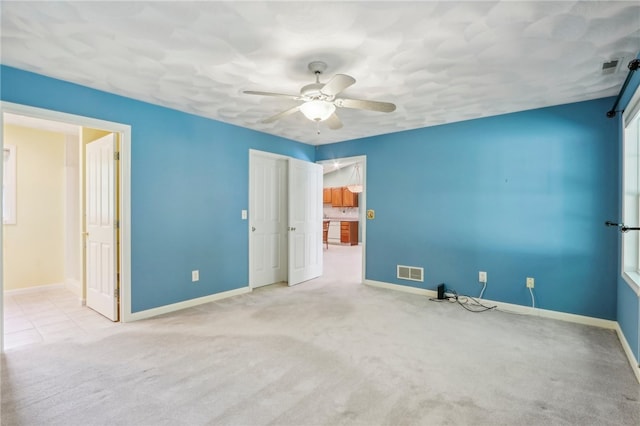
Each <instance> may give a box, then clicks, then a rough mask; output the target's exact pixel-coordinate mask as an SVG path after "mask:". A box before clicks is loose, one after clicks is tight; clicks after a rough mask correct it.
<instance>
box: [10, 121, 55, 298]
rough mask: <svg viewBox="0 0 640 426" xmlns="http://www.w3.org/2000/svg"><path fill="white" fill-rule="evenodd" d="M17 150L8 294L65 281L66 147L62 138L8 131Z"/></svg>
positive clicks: (12, 127)
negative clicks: (14, 207)
mask: <svg viewBox="0 0 640 426" xmlns="http://www.w3.org/2000/svg"><path fill="white" fill-rule="evenodd" d="M4 141H5V143H7V144H12V145H15V146H16V151H17V154H16V173H17V177H16V195H17V199H16V201H17V209H16V218H17V220H16V224H15V225H3V262H4V271H3V277H4V290H13V289H21V288H28V287H34V286H40V285H48V284H58V283H62V282H63V281H64V205H63V204H64V203H63V193H64V161H65V157H64V147H65V138H64V135H63V134H61V133H54V132H49V131H44V130H35V129H30V128H26V127H21V126H15V125H5V126H4Z"/></svg>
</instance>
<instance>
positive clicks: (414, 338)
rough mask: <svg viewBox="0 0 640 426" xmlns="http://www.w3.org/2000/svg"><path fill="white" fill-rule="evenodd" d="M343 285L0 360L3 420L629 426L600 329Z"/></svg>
mask: <svg viewBox="0 0 640 426" xmlns="http://www.w3.org/2000/svg"><path fill="white" fill-rule="evenodd" d="M332 248H333V247H331V248H330V250H331V249H332ZM334 251H335V250H334ZM336 262H339V261H338V260H336ZM343 266H344V265H343ZM340 270H341V271H343V272H344V270H343V269H340ZM356 272H357V271H356ZM350 277H351V278H352V277H353V275H351V276H350ZM351 278H349V277H348V276H347V278H345V274H344V273H332V272H331V271H328V272H327V274H325V277H324V278H322V279H318V280H315V281H312V282H308V283H304V284H301V285H299V286H297V287H292V288H288V287H285V286H281V285H274V286H270V287H266V288H263V289H258V290H256V291H254V292H253V293H250V294H246V295H243V296H238V297H234V298H230V299H226V300H223V301H220V302H216V303H210V304H206V305H201V306H199V307H196V308H191V309H187V310H184V311H181V312H176V313H173V314H169V315H165V316H163V317H159V318H155V319H150V320H146V321H140V322H137V323H131V324H121V325H120V326H119V327H117V328H116V331H115V332H114V331H113V330H106V331H104V332H103V333H102V334H96V335H94V336H92V337H91V338H78V339H72V340H68V341H64V342H54V343H49V344H40V345H33V346H29V347H24V348H17V349H15V350H9V351H8V352H7V353H6V354H5V356H4V358H3V360H2V425H3V426H4V425H7V426H9V425H445V424H446V425H549V424H562V425H565V424H566V425H638V422H639V420H640V403H639V400H640V386H639V385H638V383H637V382H636V380H635V378H634V376H633V373H632V371H631V368H630V367H629V365H628V363H627V360H626V358H625V356H624V354H623V351H622V348H621V346H620V343H619V342H618V339H617V336H616V335H615V333H614V332H612V331H610V330H604V329H598V328H593V327H587V326H581V325H576V324H569V323H563V322H558V321H553V320H545V319H540V318H534V317H524V316H518V315H513V314H507V313H503V312H494V311H492V312H486V313H482V314H473V313H470V312H467V311H465V310H464V309H462V308H461V307H460V306H457V305H455V304H451V303H435V302H430V301H428V300H427V299H426V298H425V297H422V296H417V295H411V294H406V293H399V292H393V291H388V290H382V289H376V288H371V287H367V286H363V285H359V284H357V283H355V282H353V281H352V280H351Z"/></svg>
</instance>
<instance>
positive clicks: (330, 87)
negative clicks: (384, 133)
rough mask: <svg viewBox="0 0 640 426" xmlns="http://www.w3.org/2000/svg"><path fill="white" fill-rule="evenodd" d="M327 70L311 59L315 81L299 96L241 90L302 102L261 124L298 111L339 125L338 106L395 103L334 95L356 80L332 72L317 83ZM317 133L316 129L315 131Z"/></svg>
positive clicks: (382, 107) (383, 107)
mask: <svg viewBox="0 0 640 426" xmlns="http://www.w3.org/2000/svg"><path fill="white" fill-rule="evenodd" d="M326 69H327V64H326V63H324V62H322V61H314V62H311V63H310V64H309V70H310V71H311V72H313V73H314V74H315V76H316V82H315V83H311V84H307V85H306V86H304V87H302V89H300V94H299V95H287V94H284V93H271V92H257V91H254V90H245V91H244V93H246V94H248V95H260V96H276V97H280V98H288V99H294V100H296V101H302V103H301V104H299V105H296V106H294V107H293V108H289V109H287V110H285V111H282V112H281V113H278V114H276V115H274V116H272V117H269V118H266V119H264V120H262V122H263V123H273V122H274V121H276V120H279V119H281V118H283V117H286V116H288V115H291V114H293V113H295V112H298V111H300V112H302V114H304V116H305V117H307V118H308V119H309V120H311V121H315V122H316V123H320V122H321V121H324V122H326V123H327V126H329V128H330V129H333V130H335V129H339V128H341V127H342V121H340V118H338V115H337V114H336V112H335V111H336V107H338V108H352V109H363V110H368V111H379V112H392V111H395V109H396V106H395V105H394V104H392V103H389V102H378V101H365V100H359V99H349V98H342V97H337V96H338V95H339V94H340V93H341V92H342V91H343V90H345V89H346V88H347V87H349V86H351V85H352V84H354V83H355V82H356V79H355V78H353V77H351V76H349V75H346V74H336V75H334V76H333V78H331V79H330V80H329V81H328V82H326V83H320V74H322V73H323V72H324V71H325V70H326ZM318 133H319V131H318Z"/></svg>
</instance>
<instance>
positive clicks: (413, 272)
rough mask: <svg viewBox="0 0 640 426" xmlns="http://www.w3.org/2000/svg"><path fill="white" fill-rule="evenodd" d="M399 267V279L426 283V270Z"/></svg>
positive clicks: (413, 267)
mask: <svg viewBox="0 0 640 426" xmlns="http://www.w3.org/2000/svg"><path fill="white" fill-rule="evenodd" d="M397 266H398V278H399V279H401V280H409V281H424V268H418V267H416V266H404V265H397Z"/></svg>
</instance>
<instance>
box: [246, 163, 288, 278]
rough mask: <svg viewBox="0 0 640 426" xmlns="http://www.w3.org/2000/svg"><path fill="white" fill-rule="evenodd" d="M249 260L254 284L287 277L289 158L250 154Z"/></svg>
mask: <svg viewBox="0 0 640 426" xmlns="http://www.w3.org/2000/svg"><path fill="white" fill-rule="evenodd" d="M250 163H251V164H250V166H249V168H250V183H249V187H250V194H249V226H250V229H249V247H250V250H251V252H250V254H249V259H250V260H249V262H250V269H249V270H250V275H251V276H250V278H249V281H250V283H251V287H253V288H256V287H262V286H265V285H269V284H273V283H277V282H282V281H286V280H287V240H286V238H287V233H286V227H287V191H286V190H287V187H286V185H287V179H286V175H287V160H286V159H284V158H275V157H269V156H261V155H258V154H251V157H250Z"/></svg>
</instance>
